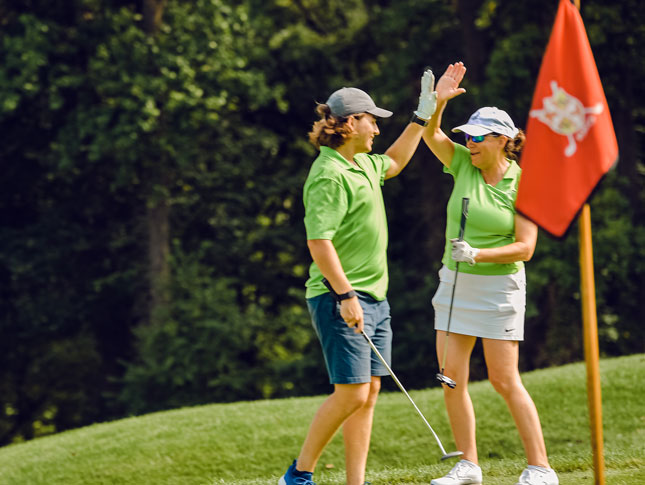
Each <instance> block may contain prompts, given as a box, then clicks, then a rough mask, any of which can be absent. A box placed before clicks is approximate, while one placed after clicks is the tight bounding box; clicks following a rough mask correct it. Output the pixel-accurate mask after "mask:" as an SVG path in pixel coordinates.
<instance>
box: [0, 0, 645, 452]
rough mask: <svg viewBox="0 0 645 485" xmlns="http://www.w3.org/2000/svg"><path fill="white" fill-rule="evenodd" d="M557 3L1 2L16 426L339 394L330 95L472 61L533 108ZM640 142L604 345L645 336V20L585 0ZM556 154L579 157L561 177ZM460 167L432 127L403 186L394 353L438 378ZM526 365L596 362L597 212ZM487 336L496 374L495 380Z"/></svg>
mask: <svg viewBox="0 0 645 485" xmlns="http://www.w3.org/2000/svg"><path fill="white" fill-rule="evenodd" d="M556 8H557V1H556V0H553V1H552V2H543V1H538V0H527V1H524V2H508V1H495V0H458V1H447V0H423V1H414V0H404V1H386V0H344V1H341V0H329V1H322V0H310V1H307V2H304V1H302V0H289V1H285V0H246V1H243V2H231V1H226V0H195V1H191V2H185V1H180V0H138V1H135V0H110V1H103V2H100V1H98V0H74V1H71V2H70V1H60V0H57V1H43V0H28V1H24V2H7V3H5V4H3V5H2V6H0V26H1V31H2V38H1V49H0V56H1V57H0V129H1V133H2V134H3V143H2V144H1V145H0V160H1V161H2V167H3V176H2V182H1V183H2V185H3V187H2V190H1V191H0V214H2V224H0V292H1V294H2V298H0V331H1V334H2V339H0V396H2V408H0V444H7V443H11V442H15V441H20V440H25V439H30V438H33V437H35V436H40V435H43V434H47V433H52V432H57V431H62V430H65V429H70V428H74V427H78V426H83V425H86V424H89V423H92V422H97V421H105V420H109V419H116V418H119V417H123V416H128V415H132V414H140V413H145V412H150V411H155V410H160V409H168V408H173V407H178V406H186V405H195V404H201V403H207V402H227V401H237V400H247V399H263V398H275V397H286V396H295V395H307V394H318V393H326V392H328V391H329V384H328V381H327V377H326V374H325V371H324V365H323V363H322V360H321V359H322V357H321V355H320V351H319V348H318V342H317V340H316V338H315V335H314V334H313V331H312V329H311V326H310V323H309V317H308V314H307V311H306V308H305V305H304V287H303V284H304V281H305V279H306V277H307V271H308V266H309V263H310V257H309V254H308V253H307V249H306V244H305V234H304V226H303V223H302V218H303V207H302V202H301V189H302V184H303V183H304V180H305V178H306V175H307V171H308V168H309V165H310V163H311V161H312V160H313V158H314V157H315V155H316V153H315V151H314V149H313V147H311V146H309V145H308V143H307V141H306V134H307V131H308V130H309V128H310V126H311V123H312V122H313V121H314V119H315V114H314V108H315V103H316V102H323V101H324V100H325V99H326V97H327V96H328V94H329V93H330V92H332V91H333V90H335V89H337V88H339V87H342V86H348V85H353V86H357V87H360V88H362V89H365V90H367V91H368V92H370V93H371V94H372V95H373V97H374V98H375V99H376V100H377V102H378V104H379V105H381V106H384V107H386V108H388V109H391V110H393V111H394V112H395V115H394V116H393V117H392V118H390V119H388V120H384V121H383V122H382V123H380V129H381V136H380V137H378V138H377V140H376V143H375V151H377V152H378V151H383V150H384V149H385V148H386V147H387V146H389V144H390V143H391V142H392V141H393V140H394V139H395V137H396V136H397V135H398V133H399V132H400V131H401V129H402V128H403V126H404V125H405V124H406V123H407V122H408V120H409V116H410V113H411V111H412V110H413V109H414V107H415V106H416V96H417V94H418V87H419V78H420V74H421V73H422V72H423V68H424V67H425V66H427V65H430V66H432V67H433V69H434V70H435V73H437V74H440V73H441V72H442V71H443V69H445V67H446V66H447V65H448V64H449V63H450V62H454V61H456V60H463V61H464V62H465V64H466V66H467V68H468V72H467V75H466V80H465V82H464V86H465V87H466V89H467V94H466V95H464V96H461V97H459V98H458V99H456V100H455V101H454V104H452V105H451V109H450V111H449V112H448V113H446V115H445V116H444V125H445V127H448V126H454V125H456V124H458V123H462V122H463V121H464V120H465V119H467V118H468V116H469V115H470V113H472V111H474V110H475V109H476V108H477V107H479V106H482V105H491V106H499V107H501V108H503V109H505V110H507V111H508V112H509V113H511V115H512V117H513V118H514V119H515V121H516V123H517V124H518V125H519V126H521V127H523V126H524V125H525V120H526V119H527V115H528V110H529V107H530V103H531V97H532V93H533V88H534V85H535V80H536V78H537V73H538V70H539V67H540V62H541V58H542V54H543V52H544V48H545V46H546V42H547V40H548V35H549V32H550V27H551V25H552V23H553V20H554V16H555V11H556ZM581 13H582V16H583V19H584V21H585V24H586V27H587V31H588V35H589V39H590V42H591V45H592V49H593V50H594V54H595V57H596V62H597V64H598V69H599V72H600V76H601V79H602V80H603V83H604V88H605V93H606V95H607V98H608V103H609V107H610V110H611V113H612V118H613V122H614V126H615V128H616V133H617V137H618V142H619V146H620V161H619V163H618V164H617V166H616V168H615V170H613V171H612V172H611V173H610V174H609V175H608V176H607V177H605V179H604V180H603V181H602V183H601V184H600V186H599V187H598V189H597V190H596V192H595V194H594V196H593V198H592V199H591V209H592V224H593V231H594V233H593V236H594V258H595V268H596V287H597V288H596V289H597V301H598V319H599V337H600V348H601V352H602V354H603V355H620V354H628V353H635V352H643V351H644V350H645V332H644V331H643V328H642V325H641V321H642V317H641V315H642V312H641V311H640V303H641V302H642V301H644V300H645V284H644V275H645V258H643V257H642V256H643V254H644V253H645V228H644V227H643V224H642V222H641V221H643V216H644V215H645V214H644V211H645V204H644V202H645V191H644V187H645V184H644V175H645V168H644V166H643V160H642V154H643V133H644V132H645V108H644V107H643V103H642V101H641V100H642V99H645V96H644V93H643V86H645V83H644V82H643V81H644V78H645V65H644V64H643V63H642V62H641V60H640V52H639V46H642V45H645V44H644V42H643V41H644V37H645V29H644V28H643V25H645V19H644V18H643V13H642V9H641V8H639V5H638V4H637V2H635V1H633V0H625V1H622V2H619V3H618V4H612V5H607V4H606V2H600V1H598V0H594V1H583V2H582V10H581ZM554 176H557V174H554ZM450 184H451V181H450V179H449V177H448V178H447V177H446V176H445V175H444V174H443V173H442V170H441V166H440V164H439V162H438V161H437V160H436V159H435V158H434V157H433V156H432V154H431V153H430V151H429V150H428V149H427V148H426V147H425V146H420V147H419V149H418V150H417V152H416V154H415V157H414V158H413V160H412V162H411V165H410V166H409V167H408V168H407V169H406V171H405V172H404V173H403V174H402V175H401V176H400V177H397V179H394V180H393V181H389V182H388V183H387V184H386V185H385V187H384V195H385V198H386V206H387V211H388V218H389V224H390V234H391V237H390V248H389V261H390V273H391V284H390V292H389V295H390V301H391V305H392V314H393V325H394V331H395V341H394V356H393V358H394V366H395V368H396V370H397V374H399V376H400V378H401V379H402V380H403V381H404V382H406V385H407V386H409V387H411V388H421V387H428V386H432V385H436V383H435V382H434V379H433V377H432V376H433V375H434V372H435V371H436V364H435V357H434V331H433V315H432V309H431V304H430V299H431V297H432V294H433V292H434V290H435V288H436V286H437V284H438V280H437V276H436V272H437V270H438V269H439V266H440V258H441V253H442V249H443V230H444V221H445V203H446V201H447V197H448V194H449V192H450V188H451V187H450ZM527 278H528V307H527V323H526V340H525V342H524V343H523V344H522V352H521V359H522V362H521V366H522V368H523V369H524V370H530V369H534V368H538V367H544V366H550V365H558V364H563V363H567V362H571V361H575V360H580V359H582V335H581V315H580V295H579V269H578V248H577V230H576V227H575V226H574V227H573V228H572V230H571V231H570V232H569V234H568V235H567V236H566V237H565V238H564V239H563V240H561V241H557V240H554V239H551V238H550V237H548V236H547V235H545V234H540V237H539V240H538V245H537V250H536V254H535V256H534V258H533V260H532V261H531V262H530V263H528V265H527ZM481 363H482V356H481V352H480V350H479V349H476V354H475V357H474V359H473V370H472V371H473V375H474V377H475V378H484V377H485V375H484V373H483V366H482V365H481Z"/></svg>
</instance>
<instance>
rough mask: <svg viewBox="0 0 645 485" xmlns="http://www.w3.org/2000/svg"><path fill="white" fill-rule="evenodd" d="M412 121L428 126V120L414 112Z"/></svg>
mask: <svg viewBox="0 0 645 485" xmlns="http://www.w3.org/2000/svg"><path fill="white" fill-rule="evenodd" d="M410 123H416V124H417V125H421V126H428V120H424V119H423V118H419V117H418V116H417V115H416V114H415V113H412V118H410Z"/></svg>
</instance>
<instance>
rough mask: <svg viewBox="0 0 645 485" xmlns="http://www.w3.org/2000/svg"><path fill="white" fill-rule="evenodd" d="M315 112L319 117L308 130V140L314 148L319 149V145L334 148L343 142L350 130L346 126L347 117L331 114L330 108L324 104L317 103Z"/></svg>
mask: <svg viewBox="0 0 645 485" xmlns="http://www.w3.org/2000/svg"><path fill="white" fill-rule="evenodd" d="M316 113H317V114H318V116H320V119H319V120H318V121H316V122H315V123H314V125H313V127H312V129H311V131H310V132H309V142H310V143H311V144H312V145H313V146H315V147H316V149H320V147H321V146H328V147H329V148H334V149H336V148H338V147H339V146H341V145H342V144H343V143H345V140H346V139H347V137H349V135H350V134H351V132H352V130H351V129H350V127H349V126H347V120H348V119H349V118H348V117H340V116H334V115H332V114H331V108H330V107H329V106H328V105H326V104H318V106H316Z"/></svg>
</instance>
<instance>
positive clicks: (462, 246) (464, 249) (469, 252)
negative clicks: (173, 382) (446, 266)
mask: <svg viewBox="0 0 645 485" xmlns="http://www.w3.org/2000/svg"><path fill="white" fill-rule="evenodd" d="M450 242H451V243H452V259H453V260H455V261H459V262H460V263H462V262H463V263H468V264H469V265H471V266H474V264H475V258H476V257H477V255H478V254H479V249H477V248H473V247H472V246H471V245H470V244H468V243H467V242H466V241H460V240H459V239H457V238H455V239H451V240H450Z"/></svg>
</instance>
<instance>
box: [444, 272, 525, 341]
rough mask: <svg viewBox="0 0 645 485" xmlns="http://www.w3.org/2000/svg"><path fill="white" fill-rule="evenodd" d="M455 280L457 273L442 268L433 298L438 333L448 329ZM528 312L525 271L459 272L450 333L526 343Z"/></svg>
mask: <svg viewBox="0 0 645 485" xmlns="http://www.w3.org/2000/svg"><path fill="white" fill-rule="evenodd" d="M461 264H466V263H461ZM454 279H455V272H454V271H453V270H451V269H449V268H448V267H446V266H442V267H441V269H440V270H439V287H438V288H437V292H436V293H435V295H434V297H433V298H432V306H433V307H434V314H435V319H434V328H435V330H444V331H445V330H447V327H448V312H449V311H450V298H451V295H452V287H453V281H454ZM525 310H526V275H525V272H524V268H522V269H521V270H520V271H518V272H517V273H514V274H508V275H474V274H468V273H461V272H460V273H459V276H457V286H456V289H455V297H454V301H453V304H452V316H451V318H450V333H460V334H463V335H472V336H475V337H482V338H490V339H497V340H524V313H525Z"/></svg>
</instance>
